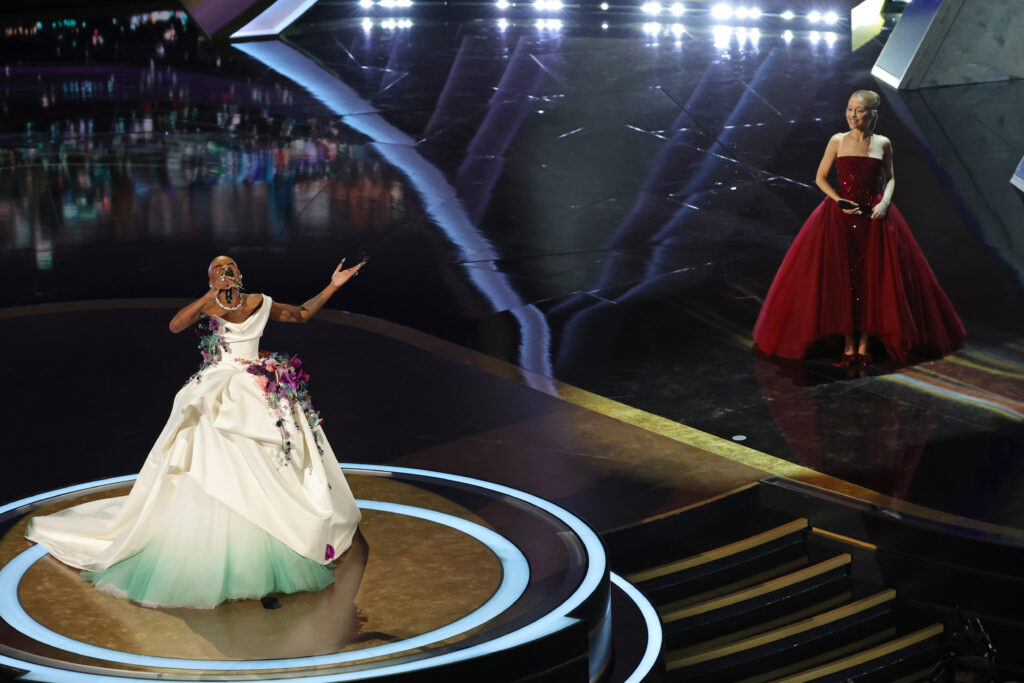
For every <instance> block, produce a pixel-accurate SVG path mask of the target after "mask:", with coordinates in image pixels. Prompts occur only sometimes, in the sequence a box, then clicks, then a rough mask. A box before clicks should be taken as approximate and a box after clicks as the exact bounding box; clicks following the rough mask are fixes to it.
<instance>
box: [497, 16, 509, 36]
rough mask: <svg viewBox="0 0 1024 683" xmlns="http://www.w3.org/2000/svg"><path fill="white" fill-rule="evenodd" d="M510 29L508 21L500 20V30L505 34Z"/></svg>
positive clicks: (503, 18)
mask: <svg viewBox="0 0 1024 683" xmlns="http://www.w3.org/2000/svg"><path fill="white" fill-rule="evenodd" d="M507 28H508V20H507V19H505V17H502V18H501V19H498V30H499V31H502V32H504V31H505V29H507Z"/></svg>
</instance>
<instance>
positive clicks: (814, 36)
mask: <svg viewBox="0 0 1024 683" xmlns="http://www.w3.org/2000/svg"><path fill="white" fill-rule="evenodd" d="M807 40H809V41H811V45H817V44H818V43H820V42H821V34H820V33H818V32H817V31H811V32H810V33H808V34H807Z"/></svg>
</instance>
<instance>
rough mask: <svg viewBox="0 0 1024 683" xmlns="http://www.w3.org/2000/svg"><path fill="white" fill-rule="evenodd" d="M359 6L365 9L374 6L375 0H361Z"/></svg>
mask: <svg viewBox="0 0 1024 683" xmlns="http://www.w3.org/2000/svg"><path fill="white" fill-rule="evenodd" d="M359 6H360V7H362V8H363V9H370V8H371V7H373V0H359Z"/></svg>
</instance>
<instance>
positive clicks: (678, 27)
mask: <svg viewBox="0 0 1024 683" xmlns="http://www.w3.org/2000/svg"><path fill="white" fill-rule="evenodd" d="M685 32H686V29H685V28H683V25H682V24H672V35H674V36H675V37H676V40H678V39H679V38H682V37H683V33H685Z"/></svg>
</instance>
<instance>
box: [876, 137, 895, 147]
mask: <svg viewBox="0 0 1024 683" xmlns="http://www.w3.org/2000/svg"><path fill="white" fill-rule="evenodd" d="M878 142H879V144H881V145H882V149H892V142H890V141H889V138H887V137H885V136H884V135H879V136H878Z"/></svg>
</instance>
